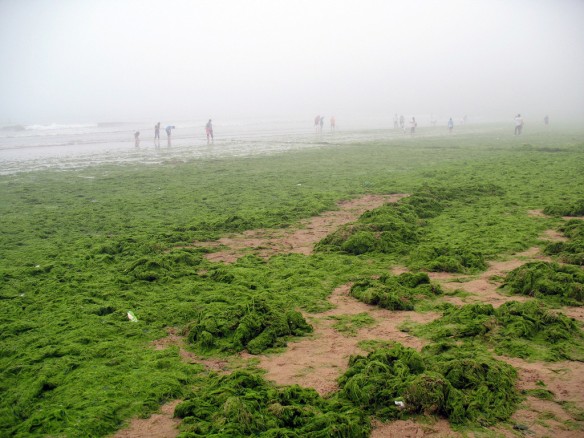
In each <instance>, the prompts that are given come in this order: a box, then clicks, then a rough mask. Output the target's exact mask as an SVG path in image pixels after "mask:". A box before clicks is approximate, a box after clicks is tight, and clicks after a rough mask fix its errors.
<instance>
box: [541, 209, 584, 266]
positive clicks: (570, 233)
mask: <svg viewBox="0 0 584 438" xmlns="http://www.w3.org/2000/svg"><path fill="white" fill-rule="evenodd" d="M559 231H561V232H562V233H564V235H565V236H566V237H568V238H569V239H570V240H569V241H567V242H552V243H549V244H548V245H546V247H545V249H544V252H545V253H546V254H548V255H553V256H558V257H559V259H560V261H561V262H563V263H569V264H572V265H580V266H582V265H584V221H581V220H578V219H570V220H569V221H567V222H566V223H565V224H563V225H562V226H560V227H559Z"/></svg>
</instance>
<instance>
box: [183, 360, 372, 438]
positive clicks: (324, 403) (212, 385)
mask: <svg viewBox="0 0 584 438" xmlns="http://www.w3.org/2000/svg"><path fill="white" fill-rule="evenodd" d="M175 416H176V417H179V418H182V419H183V423H182V426H181V429H182V432H181V434H180V435H179V436H180V437H181V438H191V437H193V438H195V437H209V436H214V437H244V436H260V437H266V438H267V437H290V438H292V437H298V438H300V437H315V438H316V437H325V436H335V437H346V438H352V437H355V438H360V437H367V436H369V431H370V424H369V419H368V418H367V416H366V415H365V414H364V413H363V412H361V411H360V410H359V409H355V408H354V407H353V406H351V405H350V404H348V403H342V402H341V401H339V400H336V399H325V398H322V397H321V396H319V395H318V393H317V392H316V391H315V390H313V389H309V388H302V387H300V386H298V385H293V386H287V387H282V388H278V387H275V386H274V385H273V384H270V383H268V382H267V381H265V380H264V379H263V378H261V377H260V376H258V375H255V374H252V373H249V372H244V371H236V372H234V373H233V374H231V375H229V376H210V377H209V378H207V379H205V380H203V381H201V382H199V383H198V384H197V385H196V387H195V390H194V391H192V392H190V393H189V394H188V395H187V397H186V398H185V400H184V401H183V402H182V403H180V404H179V405H178V406H177V407H176V409H175Z"/></svg>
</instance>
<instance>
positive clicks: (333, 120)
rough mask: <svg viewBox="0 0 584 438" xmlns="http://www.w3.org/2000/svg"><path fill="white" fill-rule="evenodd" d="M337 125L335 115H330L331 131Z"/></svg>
mask: <svg viewBox="0 0 584 438" xmlns="http://www.w3.org/2000/svg"><path fill="white" fill-rule="evenodd" d="M336 127H337V119H335V116H331V131H334V130H335V129H336Z"/></svg>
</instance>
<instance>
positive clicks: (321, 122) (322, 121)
mask: <svg viewBox="0 0 584 438" xmlns="http://www.w3.org/2000/svg"><path fill="white" fill-rule="evenodd" d="M322 125H324V117H323V116H320V133H321V134H322Z"/></svg>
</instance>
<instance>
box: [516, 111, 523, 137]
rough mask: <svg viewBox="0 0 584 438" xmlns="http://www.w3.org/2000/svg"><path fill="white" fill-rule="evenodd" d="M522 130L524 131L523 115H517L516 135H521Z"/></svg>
mask: <svg viewBox="0 0 584 438" xmlns="http://www.w3.org/2000/svg"><path fill="white" fill-rule="evenodd" d="M522 130H523V117H521V114H517V115H516V116H515V134H514V135H521V131H522Z"/></svg>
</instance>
